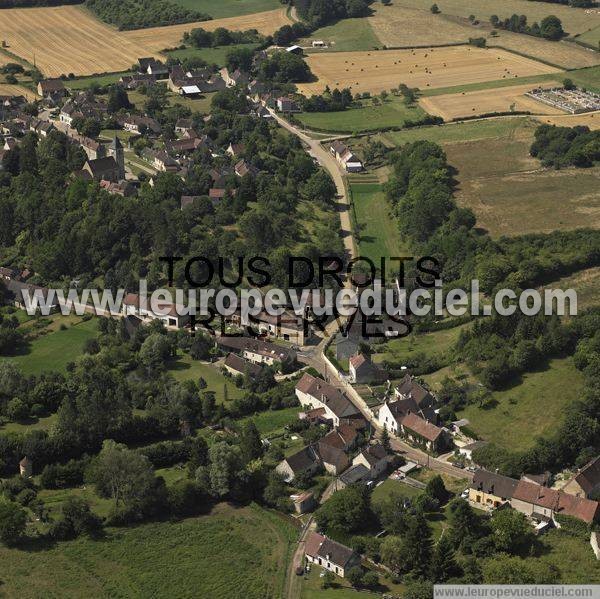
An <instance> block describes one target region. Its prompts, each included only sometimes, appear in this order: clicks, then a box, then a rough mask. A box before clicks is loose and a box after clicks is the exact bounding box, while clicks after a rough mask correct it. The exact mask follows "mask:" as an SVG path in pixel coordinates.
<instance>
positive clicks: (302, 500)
mask: <svg viewBox="0 0 600 599" xmlns="http://www.w3.org/2000/svg"><path fill="white" fill-rule="evenodd" d="M290 499H291V501H292V503H293V504H294V511H295V512H296V513H297V514H306V512H310V511H311V510H312V509H314V508H315V507H317V500H316V499H315V494H314V493H313V492H312V491H304V492H303V493H299V494H297V495H290Z"/></svg>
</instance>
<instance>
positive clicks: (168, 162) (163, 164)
mask: <svg viewBox="0 0 600 599" xmlns="http://www.w3.org/2000/svg"><path fill="white" fill-rule="evenodd" d="M152 166H153V167H154V168H155V169H156V170H157V171H161V172H163V173H165V172H166V173H174V172H177V171H178V170H179V163H178V162H177V161H176V160H175V159H174V158H171V157H170V156H169V155H168V154H167V153H166V152H165V151H163V150H161V151H158V152H156V153H155V154H154V159H153V160H152Z"/></svg>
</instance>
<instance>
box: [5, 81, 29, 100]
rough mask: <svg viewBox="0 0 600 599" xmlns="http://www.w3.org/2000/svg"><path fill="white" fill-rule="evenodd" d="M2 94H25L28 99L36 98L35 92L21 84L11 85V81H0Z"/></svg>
mask: <svg viewBox="0 0 600 599" xmlns="http://www.w3.org/2000/svg"><path fill="white" fill-rule="evenodd" d="M0 96H25V97H26V98H27V99H28V100H35V99H36V96H35V94H34V93H33V92H32V91H31V90H30V89H27V88H26V87H22V86H21V85H11V84H10V83H0Z"/></svg>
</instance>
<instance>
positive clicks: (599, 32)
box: [576, 25, 600, 50]
mask: <svg viewBox="0 0 600 599" xmlns="http://www.w3.org/2000/svg"><path fill="white" fill-rule="evenodd" d="M576 39H577V41H579V42H583V43H584V44H587V45H589V46H591V47H592V48H594V49H595V50H597V49H598V44H599V43H600V25H598V27H594V28H593V29H590V30H589V31H586V32H585V33H582V34H581V35H578V36H577V38H576Z"/></svg>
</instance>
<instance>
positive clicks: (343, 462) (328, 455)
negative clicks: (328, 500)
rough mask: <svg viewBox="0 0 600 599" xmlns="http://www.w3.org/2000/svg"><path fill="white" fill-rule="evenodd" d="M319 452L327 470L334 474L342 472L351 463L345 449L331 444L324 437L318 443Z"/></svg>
mask: <svg viewBox="0 0 600 599" xmlns="http://www.w3.org/2000/svg"><path fill="white" fill-rule="evenodd" d="M317 453H318V456H319V459H320V460H321V464H322V465H323V467H324V468H325V471H326V472H328V473H329V474H332V475H333V476H337V475H338V474H341V473H342V472H343V471H344V470H346V468H348V466H349V465H350V460H349V459H348V456H347V454H346V452H345V451H344V450H343V449H340V448H339V447H335V446H334V445H329V444H328V443H326V442H325V441H324V440H323V439H321V440H320V441H319V442H318V443H317Z"/></svg>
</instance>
